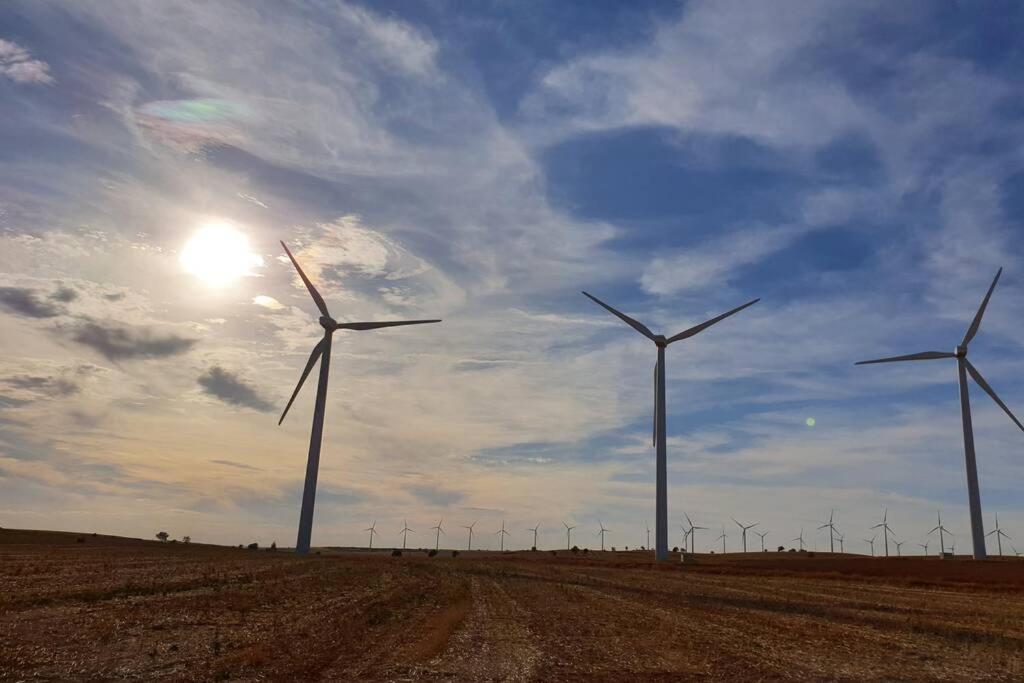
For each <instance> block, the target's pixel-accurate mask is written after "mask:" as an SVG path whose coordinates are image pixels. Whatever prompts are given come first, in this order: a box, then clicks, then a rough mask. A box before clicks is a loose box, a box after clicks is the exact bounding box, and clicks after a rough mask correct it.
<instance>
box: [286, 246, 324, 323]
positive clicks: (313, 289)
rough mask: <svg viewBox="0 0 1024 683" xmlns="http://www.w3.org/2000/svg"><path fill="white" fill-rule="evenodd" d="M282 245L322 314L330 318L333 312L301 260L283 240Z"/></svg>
mask: <svg viewBox="0 0 1024 683" xmlns="http://www.w3.org/2000/svg"><path fill="white" fill-rule="evenodd" d="M281 246H282V247H284V251H285V253H286V254H288V258H290V259H291V260H292V265H293V266H295V270H297V271H299V277H301V278H302V281H303V282H304V283H305V285H306V289H308V290H309V295H310V296H311V297H313V301H314V302H316V307H317V308H319V309H320V314H321V315H325V316H327V317H328V318H330V317H331V314H330V313H329V312H328V311H327V304H325V303H324V298H323V297H322V296H320V292H318V291H316V287H314V286H313V283H312V282H310V281H309V278H308V277H306V273H305V272H303V270H302V266H300V265H299V262H298V261H296V260H295V257H294V256H292V252H291V250H290V249H288V245H287V244H285V243H284V242H281Z"/></svg>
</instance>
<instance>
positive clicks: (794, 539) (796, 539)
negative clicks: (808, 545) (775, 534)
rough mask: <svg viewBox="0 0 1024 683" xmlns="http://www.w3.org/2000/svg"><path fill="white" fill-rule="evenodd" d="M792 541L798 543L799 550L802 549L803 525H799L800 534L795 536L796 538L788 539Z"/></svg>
mask: <svg viewBox="0 0 1024 683" xmlns="http://www.w3.org/2000/svg"><path fill="white" fill-rule="evenodd" d="M793 541H797V542H799V543H800V550H803V549H804V528H803V527H800V535H799V536H797V537H796V538H791V539H789V542H790V543H792V542H793Z"/></svg>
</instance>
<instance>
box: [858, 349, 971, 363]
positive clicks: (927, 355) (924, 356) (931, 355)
mask: <svg viewBox="0 0 1024 683" xmlns="http://www.w3.org/2000/svg"><path fill="white" fill-rule="evenodd" d="M955 357H956V354H955V353H948V352H945V351H922V352H921V353H912V354H910V355H908V356H891V357H889V358H878V359H876V360H862V361H859V362H857V363H854V365H872V364H873V363H895V362H896V361H901V360H938V359H939V358H955Z"/></svg>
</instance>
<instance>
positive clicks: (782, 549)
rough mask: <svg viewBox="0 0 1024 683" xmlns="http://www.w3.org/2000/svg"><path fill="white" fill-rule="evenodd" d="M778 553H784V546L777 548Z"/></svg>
mask: <svg viewBox="0 0 1024 683" xmlns="http://www.w3.org/2000/svg"><path fill="white" fill-rule="evenodd" d="M779 552H780V553H784V552H786V547H785V546H782V545H780V546H779Z"/></svg>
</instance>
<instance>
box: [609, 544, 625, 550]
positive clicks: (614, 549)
mask: <svg viewBox="0 0 1024 683" xmlns="http://www.w3.org/2000/svg"><path fill="white" fill-rule="evenodd" d="M612 550H615V548H612ZM626 550H629V546H628V545H627V546H626Z"/></svg>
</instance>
